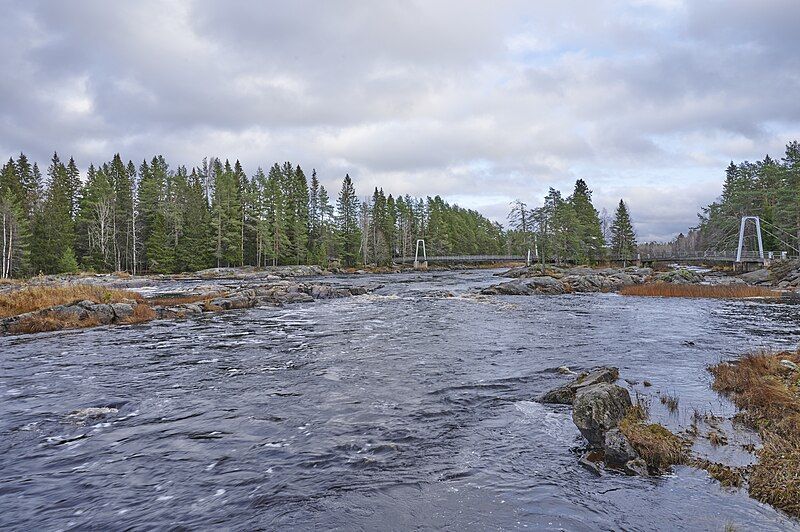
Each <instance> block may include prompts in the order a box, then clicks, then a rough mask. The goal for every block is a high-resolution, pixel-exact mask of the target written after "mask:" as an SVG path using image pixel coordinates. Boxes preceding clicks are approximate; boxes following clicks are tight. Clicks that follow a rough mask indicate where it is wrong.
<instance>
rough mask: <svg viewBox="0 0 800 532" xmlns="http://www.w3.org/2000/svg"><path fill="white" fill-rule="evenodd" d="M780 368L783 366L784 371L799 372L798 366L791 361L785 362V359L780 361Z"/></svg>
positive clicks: (799, 367)
mask: <svg viewBox="0 0 800 532" xmlns="http://www.w3.org/2000/svg"><path fill="white" fill-rule="evenodd" d="M781 366H783V367H784V368H786V369H790V370H792V371H800V366H798V365H797V364H795V363H794V362H792V361H791V360H786V359H784V360H781Z"/></svg>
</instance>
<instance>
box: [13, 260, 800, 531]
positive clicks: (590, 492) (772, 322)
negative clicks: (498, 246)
mask: <svg viewBox="0 0 800 532" xmlns="http://www.w3.org/2000/svg"><path fill="white" fill-rule="evenodd" d="M491 273H492V272H489V271H466V272H443V273H424V274H417V273H408V274H398V275H390V276H364V277H347V278H340V279H333V281H335V282H341V283H376V282H378V283H383V284H385V286H384V287H383V288H381V289H379V290H377V291H376V292H375V293H374V294H371V295H367V296H359V297H354V298H349V299H338V300H330V301H319V302H316V303H312V304H308V305H295V306H290V307H285V308H259V309H249V310H243V311H232V312H227V313H220V314H213V315H212V314H209V315H205V316H203V317H202V318H200V319H192V320H186V321H176V322H170V321H162V322H153V323H150V324H144V325H138V326H119V327H102V328H96V329H91V330H84V331H74V332H67V333H63V332H62V333H45V334H37V335H31V336H22V337H5V338H0V367H1V368H2V371H0V397H1V398H2V403H0V414H1V416H0V528H2V529H20V530H34V529H35V530H42V529H71V528H75V529H86V528H92V529H98V530H109V529H121V528H132V529H152V528H159V529H163V528H171V527H187V528H230V529H246V530H252V529H341V530H359V529H372V530H374V529H379V530H386V529H410V528H448V529H455V530H465V529H477V530H481V529H526V528H527V529H533V530H538V529H568V530H597V529H626V530H652V529H676V530H681V529H682V530H721V529H723V528H724V527H725V526H726V525H728V524H732V525H734V526H736V527H737V528H738V529H743V530H744V529H757V530H779V529H780V530H786V529H800V526H799V525H798V522H797V521H794V520H790V519H788V518H787V517H785V516H783V515H782V514H780V513H779V512H777V511H775V510H773V509H771V508H769V507H768V506H765V505H762V504H760V503H758V502H756V501H754V500H752V499H750V498H748V497H747V495H746V493H745V492H743V491H732V490H726V489H723V488H721V487H720V486H719V485H718V484H717V483H716V482H715V481H713V480H710V479H709V478H708V476H707V474H706V473H705V472H703V471H698V470H695V469H692V468H688V467H679V468H677V469H676V470H675V473H674V474H673V475H670V476H666V477H662V478H656V479H652V478H634V477H626V476H622V475H616V474H607V475H604V476H603V477H597V476H595V475H594V474H593V473H591V472H589V471H588V470H586V469H584V468H583V467H582V466H580V465H579V464H578V456H579V452H580V447H581V445H582V443H581V442H582V440H581V438H580V434H579V433H578V431H577V429H576V428H575V426H574V425H573V423H572V421H571V417H570V410H569V408H567V407H562V406H552V405H542V404H539V403H537V402H535V401H534V398H535V397H537V396H538V395H539V394H540V393H542V392H544V391H545V390H547V389H549V388H551V387H553V386H556V385H558V384H559V383H562V382H564V381H565V379H566V378H565V377H563V376H561V375H559V374H558V373H557V372H556V371H555V368H557V367H558V366H561V365H568V366H570V367H571V368H572V369H574V370H580V369H582V368H590V367H593V366H596V365H616V366H618V367H619V368H620V373H621V375H622V377H623V378H625V379H628V380H629V381H631V382H637V383H638V382H642V381H643V380H645V379H647V380H649V381H651V382H652V384H653V386H652V387H650V388H644V387H642V385H641V384H631V385H630V386H631V389H632V390H633V391H639V392H640V393H646V394H649V395H650V397H651V398H652V399H653V400H652V405H653V415H654V416H656V418H657V419H659V420H661V421H663V422H665V423H667V424H669V425H671V426H677V425H680V424H682V423H683V424H685V423H686V422H687V419H688V417H689V416H690V413H691V412H692V410H693V409H694V408H697V409H698V410H700V411H702V412H706V411H712V412H715V413H718V414H727V415H729V414H731V413H732V412H733V410H732V408H731V406H730V405H729V404H728V403H727V402H724V401H722V400H720V399H719V398H718V397H717V396H716V395H715V394H713V393H712V392H711V391H710V390H709V382H710V378H709V375H708V373H707V372H706V370H705V368H706V367H707V366H708V365H709V364H711V363H714V362H717V361H719V360H721V359H727V358H731V357H735V356H737V355H740V354H741V353H744V352H746V351H750V350H754V349H757V348H760V347H766V346H773V347H787V348H789V347H794V346H796V345H797V342H798V340H800V314H798V312H797V311H798V307H795V306H789V305H784V304H771V303H759V302H744V301H711V300H689V299H660V298H631V297H622V296H618V295H615V294H584V295H568V296H539V297H480V296H476V295H475V294H476V288H477V287H481V286H486V285H488V284H491V283H493V282H496V281H497V279H496V278H492V276H491ZM327 280H331V279H330V278H327ZM445 290H446V291H450V292H452V293H453V294H454V295H455V297H444V296H445V295H446V294H443V293H442V291H445ZM658 393H671V394H675V395H677V396H679V397H680V408H679V412H678V413H677V414H676V415H669V414H668V413H667V412H666V410H665V409H663V411H662V409H660V408H661V405H660V404H659V402H658V400H657V395H656V394H658ZM92 407H94V408H105V409H106V410H104V411H102V412H105V414H104V415H98V416H96V417H88V418H85V419H84V418H81V417H80V416H75V415H72V416H71V413H73V412H75V411H80V410H82V409H86V408H92ZM728 447H730V448H733V447H734V446H733V445H730V446H728ZM731 452H732V451H731Z"/></svg>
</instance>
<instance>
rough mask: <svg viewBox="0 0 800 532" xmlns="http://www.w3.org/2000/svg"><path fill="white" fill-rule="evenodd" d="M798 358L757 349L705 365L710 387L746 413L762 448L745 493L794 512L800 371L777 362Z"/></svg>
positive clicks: (798, 498)
mask: <svg viewBox="0 0 800 532" xmlns="http://www.w3.org/2000/svg"><path fill="white" fill-rule="evenodd" d="M781 360H789V361H791V362H794V363H800V353H797V352H795V353H760V354H756V355H749V356H746V357H744V358H742V359H741V360H739V361H738V362H736V363H735V364H728V363H721V364H717V365H716V366H713V367H711V368H710V371H711V373H712V375H713V376H714V383H713V385H712V387H713V389H714V390H716V391H717V392H719V393H720V394H722V395H725V396H726V397H728V398H730V399H731V401H733V403H734V404H735V405H736V406H737V407H738V408H740V409H742V410H745V411H746V414H745V415H742V416H739V419H743V420H745V421H746V422H747V423H749V424H750V425H752V426H753V427H754V428H755V429H756V430H758V432H759V435H760V436H761V439H762V440H763V442H764V447H763V448H762V449H761V450H760V451H758V459H759V461H758V463H757V464H755V465H754V466H753V467H752V470H751V474H750V479H749V491H750V495H751V496H752V497H754V498H755V499H757V500H759V501H762V502H765V503H768V504H771V505H773V506H775V507H776V508H779V509H781V510H783V511H785V512H786V513H788V514H790V515H793V516H800V372H798V371H793V370H792V369H790V368H786V367H784V366H783V365H782V364H781Z"/></svg>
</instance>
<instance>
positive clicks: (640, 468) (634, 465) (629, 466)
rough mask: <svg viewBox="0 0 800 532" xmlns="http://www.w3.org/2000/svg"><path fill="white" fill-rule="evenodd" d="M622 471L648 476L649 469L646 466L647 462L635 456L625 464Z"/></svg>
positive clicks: (633, 474) (632, 474)
mask: <svg viewBox="0 0 800 532" xmlns="http://www.w3.org/2000/svg"><path fill="white" fill-rule="evenodd" d="M623 471H625V473H627V474H628V475H631V476H639V477H649V476H650V471H649V470H648V468H647V462H645V461H644V460H643V459H641V458H635V459H633V460H631V461H630V462H627V463H626V464H625V467H624V468H623Z"/></svg>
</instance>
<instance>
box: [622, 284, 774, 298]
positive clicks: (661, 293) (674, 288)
mask: <svg viewBox="0 0 800 532" xmlns="http://www.w3.org/2000/svg"><path fill="white" fill-rule="evenodd" d="M619 293H620V294H622V295H623V296H655V297H702V298H712V299H740V298H747V297H780V292H778V291H776V290H772V289H769V288H764V287H761V286H748V285H741V284H730V285H705V284H671V283H648V284H639V285H631V286H626V287H624V288H622V290H620V291H619Z"/></svg>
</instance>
